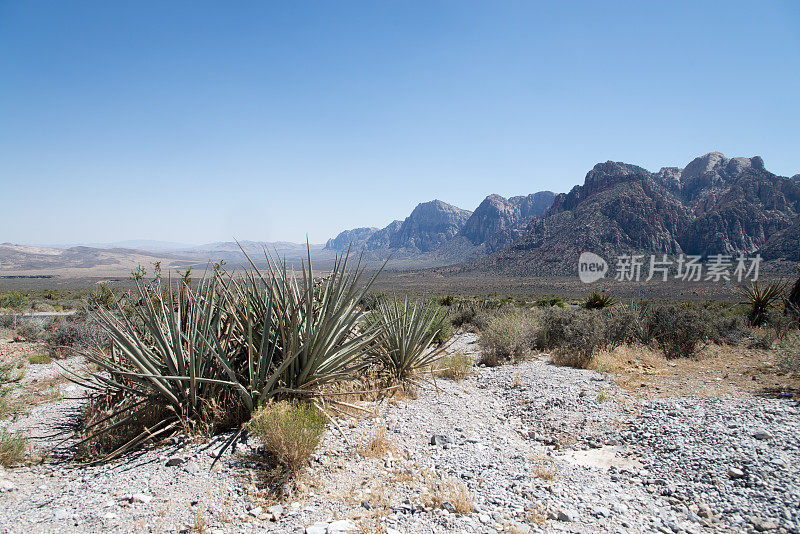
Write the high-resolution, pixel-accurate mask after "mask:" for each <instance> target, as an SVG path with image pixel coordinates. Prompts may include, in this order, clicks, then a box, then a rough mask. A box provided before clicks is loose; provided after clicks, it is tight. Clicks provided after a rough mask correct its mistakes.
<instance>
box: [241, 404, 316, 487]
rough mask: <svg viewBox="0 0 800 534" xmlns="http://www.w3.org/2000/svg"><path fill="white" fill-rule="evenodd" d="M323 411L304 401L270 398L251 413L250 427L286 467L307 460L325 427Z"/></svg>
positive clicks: (271, 453) (298, 467) (296, 467)
mask: <svg viewBox="0 0 800 534" xmlns="http://www.w3.org/2000/svg"><path fill="white" fill-rule="evenodd" d="M325 426H326V418H325V415H324V414H323V413H322V412H321V411H320V410H319V409H318V408H317V407H316V406H314V405H313V404H311V403H308V402H304V401H278V402H270V403H268V404H266V405H265V406H263V407H261V408H259V409H258V410H256V411H255V412H254V413H253V416H252V418H251V419H250V423H249V427H250V431H251V432H252V433H253V435H255V436H256V437H257V438H258V439H259V440H260V441H261V443H262V444H263V446H264V448H265V449H266V451H267V452H268V453H269V454H270V455H272V456H273V457H274V458H275V460H276V461H277V462H278V463H279V464H280V465H282V466H284V467H286V468H287V469H289V470H290V471H297V470H298V469H300V468H301V467H303V466H304V465H306V464H307V463H308V459H309V457H310V456H311V453H313V452H314V449H316V448H317V445H318V444H319V440H320V438H321V437H322V433H323V432H324V431H325Z"/></svg>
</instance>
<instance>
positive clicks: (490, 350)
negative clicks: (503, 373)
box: [478, 311, 536, 366]
mask: <svg viewBox="0 0 800 534" xmlns="http://www.w3.org/2000/svg"><path fill="white" fill-rule="evenodd" d="M535 325H536V323H535V321H534V320H533V318H532V316H531V315H530V314H528V313H523V312H522V311H513V312H508V313H503V314H500V315H497V316H496V317H493V318H491V319H489V321H488V324H487V326H486V328H484V329H483V331H481V333H480V335H479V337H478V343H479V345H480V347H481V349H482V354H481V363H483V364H484V365H488V366H494V365H498V364H500V363H502V362H507V361H515V360H519V359H520V358H522V357H523V356H525V355H526V354H527V353H528V352H529V351H530V349H531V348H533V341H534V336H535Z"/></svg>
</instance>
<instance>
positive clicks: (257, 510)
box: [248, 506, 264, 517]
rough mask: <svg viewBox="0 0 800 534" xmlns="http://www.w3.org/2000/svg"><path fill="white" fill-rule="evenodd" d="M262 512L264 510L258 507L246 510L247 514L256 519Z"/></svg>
mask: <svg viewBox="0 0 800 534" xmlns="http://www.w3.org/2000/svg"><path fill="white" fill-rule="evenodd" d="M263 510H264V509H263V508H261V507H260V506H256V507H255V508H250V510H248V513H249V514H250V515H252V516H253V517H258V516H259V515H261V512H262V511H263Z"/></svg>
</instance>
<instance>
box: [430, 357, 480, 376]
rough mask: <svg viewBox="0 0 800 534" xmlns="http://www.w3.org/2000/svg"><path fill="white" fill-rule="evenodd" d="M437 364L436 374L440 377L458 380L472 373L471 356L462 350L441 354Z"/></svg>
mask: <svg viewBox="0 0 800 534" xmlns="http://www.w3.org/2000/svg"><path fill="white" fill-rule="evenodd" d="M437 364H438V365H437V369H436V371H435V373H436V376H439V377H442V378H447V379H449V380H455V381H456V382H458V381H460V380H464V379H465V378H467V377H468V376H469V375H471V374H472V358H471V357H470V356H469V354H464V353H463V352H456V353H454V354H448V355H447V356H443V357H442V358H440V359H439V361H438V362H437Z"/></svg>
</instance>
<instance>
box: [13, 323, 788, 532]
mask: <svg viewBox="0 0 800 534" xmlns="http://www.w3.org/2000/svg"><path fill="white" fill-rule="evenodd" d="M474 341H475V337H474V335H471V334H461V335H460V336H459V338H458V339H457V342H456V344H454V346H453V348H454V349H459V350H467V351H468V352H471V353H473V354H476V352H477V351H476V349H475V347H476V345H475V344H474ZM436 386H437V387H436V388H429V389H426V390H423V391H421V392H420V395H419V398H417V399H411V400H400V401H388V402H387V401H383V402H381V403H380V405H379V406H374V405H373V406H371V409H374V411H375V414H376V415H378V414H379V416H378V417H371V418H367V419H361V420H355V419H353V420H347V421H342V422H341V423H340V427H341V429H342V432H343V433H344V434H345V436H346V437H347V440H345V439H344V438H343V436H342V434H341V433H339V432H338V431H335V430H334V429H333V428H331V429H329V430H328V431H327V432H326V435H325V437H324V440H323V444H322V445H321V447H320V448H319V449H318V451H317V452H316V453H315V455H314V458H313V460H312V465H311V468H310V469H309V472H308V473H307V474H306V475H304V476H303V477H302V478H301V479H300V481H299V488H298V492H297V493H296V494H295V495H293V496H291V497H289V498H288V499H286V500H285V501H284V502H282V503H280V505H278V503H275V502H272V501H268V500H264V499H263V497H259V496H258V495H257V493H256V492H255V491H254V490H253V488H252V486H253V484H252V481H256V482H257V481H258V474H259V469H258V467H259V463H258V462H256V461H253V459H252V455H255V454H256V453H257V446H258V444H257V443H256V442H255V440H253V439H251V440H250V443H249V444H248V445H249V446H244V447H239V448H238V449H237V451H236V452H235V453H233V454H226V455H225V457H224V458H223V460H222V461H221V462H220V464H219V466H220V467H219V469H216V468H215V470H214V471H210V470H209V467H210V465H211V461H212V458H211V454H213V452H214V451H215V450H216V449H217V448H218V447H219V446H220V444H221V442H222V439H224V436H221V437H219V438H216V439H212V440H210V441H206V442H203V443H197V442H188V441H183V442H177V443H173V444H172V445H170V446H167V447H161V448H157V449H152V450H148V451H143V452H140V453H137V454H134V455H131V456H130V457H127V458H125V459H123V460H121V461H117V462H113V463H111V464H108V465H102V466H91V467H86V466H79V465H75V464H74V463H71V462H56V461H51V462H47V463H43V464H41V465H34V466H31V467H23V468H16V469H6V470H4V471H0V501H2V506H0V531H2V532H25V533H37V532H182V531H190V530H191V529H195V531H203V530H204V531H207V532H231V533H233V532H261V531H264V530H268V531H276V532H292V533H294V532H322V533H325V532H328V533H333V532H345V531H347V530H348V529H351V528H357V529H367V528H369V529H375V526H376V525H380V529H381V530H382V531H384V532H389V533H390V534H393V533H394V532H413V533H424V532H467V533H470V532H475V533H490V532H497V531H501V530H505V531H509V532H582V533H593V532H614V533H616V532H631V533H633V532H664V533H668V534H669V533H680V532H687V533H690V532H748V531H754V532H756V531H765V530H766V531H773V532H800V511H799V507H798V503H800V480H798V479H799V478H800V477H798V474H797V466H798V465H800V438H799V437H798V436H800V432H799V431H800V428H799V425H800V417H799V416H798V405H797V402H796V401H792V400H787V399H780V400H779V399H771V398H756V397H742V398H730V397H727V398H714V399H704V398H694V397H678V398H670V399H663V400H657V401H640V400H637V399H635V398H634V397H632V396H630V395H628V394H626V393H625V392H624V391H622V390H620V389H619V388H617V387H616V386H615V385H614V384H613V382H612V381H611V380H610V379H609V378H607V377H605V376H603V375H601V374H598V373H596V372H593V371H582V370H576V369H570V368H560V367H556V366H553V365H551V364H549V363H547V362H546V361H544V360H543V359H533V360H530V361H527V362H524V363H521V364H518V365H513V366H512V365H509V366H504V367H498V368H494V369H487V368H483V369H478V370H477V373H476V374H475V375H473V376H472V377H470V378H468V379H467V380H464V381H463V382H460V383H454V382H451V381H447V380H437V381H436ZM73 408H74V405H73V404H70V403H69V402H68V401H62V402H59V403H53V404H51V405H47V406H46V407H40V408H37V409H35V410H33V411H32V413H31V414H30V415H29V416H28V417H26V418H22V419H20V420H18V421H17V422H15V423H14V425H15V427H17V428H27V429H36V428H39V429H40V430H39V431H38V432H37V433H38V435H41V436H43V435H46V433H45V432H42V431H41V429H42V428H43V427H51V426H52V425H55V423H56V420H57V419H58V418H64V417H65V414H67V413H69V410H70V409H73ZM378 426H385V428H386V437H387V438H388V440H389V441H390V442H391V444H392V446H393V449H392V451H391V452H390V453H389V454H388V455H386V456H385V457H382V458H365V457H363V456H362V455H361V454H360V453H359V451H360V450H361V449H362V447H363V445H364V443H365V442H366V441H367V440H369V439H370V436H372V435H374V434H375V432H376V428H377V427H378ZM434 435H438V436H443V438H437V439H436V440H435V441H437V442H439V443H440V444H438V445H431V438H432V436H434ZM40 443H41V444H42V446H47V444H49V443H52V441H51V440H43V441H41V442H40ZM171 459H172V461H171V462H170V461H169V460H171ZM168 463H170V464H177V465H170V466H168V465H167V464H168ZM425 471H428V472H429V473H435V474H436V476H438V477H440V478H448V477H453V479H455V480H457V481H459V482H461V483H463V484H465V485H466V487H468V488H469V491H470V493H471V495H472V499H473V503H474V512H473V513H471V514H469V515H463V516H461V515H458V514H456V513H452V511H448V510H451V508H450V507H449V506H448V505H444V506H443V508H437V509H432V508H430V507H429V506H427V504H426V503H427V501H428V499H427V498H426V494H425V484H424V482H423V480H422V478H421V475H422V473H423V472H425ZM256 485H257V484H256ZM275 506H280V507H279V508H276V507H275ZM372 531H375V530H372Z"/></svg>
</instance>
